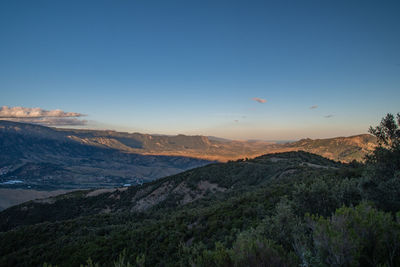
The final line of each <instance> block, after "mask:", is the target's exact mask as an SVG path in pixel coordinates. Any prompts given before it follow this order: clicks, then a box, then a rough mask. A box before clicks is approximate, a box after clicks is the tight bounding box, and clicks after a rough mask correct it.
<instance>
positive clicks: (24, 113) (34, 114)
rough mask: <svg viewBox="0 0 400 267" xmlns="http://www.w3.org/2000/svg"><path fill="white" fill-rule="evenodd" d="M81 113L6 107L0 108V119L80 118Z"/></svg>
mask: <svg viewBox="0 0 400 267" xmlns="http://www.w3.org/2000/svg"><path fill="white" fill-rule="evenodd" d="M82 116H84V115H83V114H81V113H76V112H64V111H62V110H60V109H55V110H44V109H41V108H24V107H12V108H11V107H7V106H3V107H1V108H0V118H43V117H61V118H67V117H82Z"/></svg>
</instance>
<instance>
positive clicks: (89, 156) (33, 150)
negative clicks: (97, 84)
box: [0, 121, 210, 190]
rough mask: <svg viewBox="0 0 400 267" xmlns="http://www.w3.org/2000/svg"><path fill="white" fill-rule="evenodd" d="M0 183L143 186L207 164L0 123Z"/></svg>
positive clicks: (8, 185) (32, 186)
mask: <svg viewBox="0 0 400 267" xmlns="http://www.w3.org/2000/svg"><path fill="white" fill-rule="evenodd" d="M0 151H1V153H0V187H2V188H25V189H27V188H30V189H46V190H53V189H77V188H91V187H118V186H122V185H124V184H138V183H139V184H141V183H143V182H147V181H151V180H154V179H157V178H160V177H163V176H167V175H171V174H175V173H179V172H182V171H184V170H187V169H190V168H194V167H198V166H202V165H205V164H208V163H210V162H209V161H206V160H201V159H193V158H189V157H179V156H153V155H139V154H135V153H125V152H124V151H122V150H118V149H114V148H111V147H105V146H102V147H101V146H96V145H91V144H84V143H82V142H78V141H75V140H74V138H71V137H69V136H68V135H67V134H66V132H65V131H60V130H56V129H53V128H49V127H44V126H38V125H31V124H25V123H17V122H8V121H0Z"/></svg>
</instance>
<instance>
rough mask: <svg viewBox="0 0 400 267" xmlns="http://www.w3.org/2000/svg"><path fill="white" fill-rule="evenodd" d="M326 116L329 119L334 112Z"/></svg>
mask: <svg viewBox="0 0 400 267" xmlns="http://www.w3.org/2000/svg"><path fill="white" fill-rule="evenodd" d="M324 117H325V118H327V119H329V118H332V117H333V115H332V114H329V115H326V116H324Z"/></svg>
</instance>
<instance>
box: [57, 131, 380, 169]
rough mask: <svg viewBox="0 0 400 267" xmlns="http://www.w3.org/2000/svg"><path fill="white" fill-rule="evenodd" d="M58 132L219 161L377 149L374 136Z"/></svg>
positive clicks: (338, 155)
mask: <svg viewBox="0 0 400 267" xmlns="http://www.w3.org/2000/svg"><path fill="white" fill-rule="evenodd" d="M58 130H59V131H62V132H63V133H64V134H66V135H67V136H68V138H71V139H73V140H76V141H78V142H81V143H83V144H90V145H94V146H100V147H109V148H114V149H118V150H122V151H126V152H131V153H139V154H147V155H175V156H188V157H195V158H202V159H208V160H218V161H228V160H237V159H240V158H252V157H256V156H260V155H263V154H266V153H278V152H285V151H299V150H302V151H307V152H311V153H315V154H318V155H322V156H324V157H327V158H330V159H333V160H340V161H343V162H350V161H352V160H358V161H361V160H363V157H364V156H365V155H366V154H367V153H368V152H371V151H372V150H373V149H374V147H375V146H376V139H375V137H373V136H372V135H369V134H364V135H357V136H350V137H337V138H328V139H316V140H312V139H303V140H300V141H297V142H291V143H281V144H278V143H274V142H267V141H234V140H227V139H221V138H215V137H205V136H185V135H177V136H162V135H149V134H140V133H132V134H130V133H120V132H114V131H93V130H61V129H58Z"/></svg>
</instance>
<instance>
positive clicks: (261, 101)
mask: <svg viewBox="0 0 400 267" xmlns="http://www.w3.org/2000/svg"><path fill="white" fill-rule="evenodd" d="M252 99H253V100H254V101H257V102H258V103H261V104H262V103H265V102H267V100H265V99H262V98H258V97H253V98H252Z"/></svg>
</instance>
